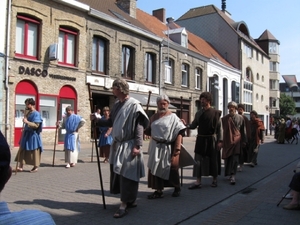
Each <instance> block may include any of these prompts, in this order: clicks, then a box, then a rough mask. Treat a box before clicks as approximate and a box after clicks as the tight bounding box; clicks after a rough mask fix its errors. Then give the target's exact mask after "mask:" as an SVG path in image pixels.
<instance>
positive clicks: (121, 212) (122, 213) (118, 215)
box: [114, 209, 128, 218]
mask: <svg viewBox="0 0 300 225" xmlns="http://www.w3.org/2000/svg"><path fill="white" fill-rule="evenodd" d="M127 213H128V212H127V210H126V209H118V210H117V211H116V212H115V214H114V218H122V217H123V216H125V215H126V214H127Z"/></svg>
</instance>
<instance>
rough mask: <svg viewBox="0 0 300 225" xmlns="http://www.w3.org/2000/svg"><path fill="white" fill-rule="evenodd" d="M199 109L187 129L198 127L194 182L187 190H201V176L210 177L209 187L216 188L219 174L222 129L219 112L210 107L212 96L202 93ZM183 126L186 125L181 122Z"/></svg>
mask: <svg viewBox="0 0 300 225" xmlns="http://www.w3.org/2000/svg"><path fill="white" fill-rule="evenodd" d="M199 100H200V103H201V109H200V110H199V111H198V112H197V113H196V115H195V118H194V120H193V122H192V123H191V124H188V125H187V126H186V127H187V129H195V128H197V127H198V135H197V140H196V144H195V161H196V162H197V165H195V166H194V169H193V176H194V177H196V178H197V180H196V182H195V183H194V184H192V185H191V186H189V189H197V188H201V176H212V177H213V181H212V184H211V187H217V186H218V184H217V177H218V175H220V174H221V155H220V149H221V147H222V142H223V128H222V123H221V118H220V117H221V111H219V110H217V109H214V108H212V107H211V102H212V95H211V93H209V92H203V93H201V95H200V98H199ZM183 122H184V124H185V123H186V122H185V121H184V120H183Z"/></svg>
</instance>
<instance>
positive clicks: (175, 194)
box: [172, 191, 180, 197]
mask: <svg viewBox="0 0 300 225" xmlns="http://www.w3.org/2000/svg"><path fill="white" fill-rule="evenodd" d="M179 196H180V191H174V192H173V193H172V197H179Z"/></svg>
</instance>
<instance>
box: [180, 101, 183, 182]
mask: <svg viewBox="0 0 300 225" xmlns="http://www.w3.org/2000/svg"><path fill="white" fill-rule="evenodd" d="M182 99H183V98H182V96H180V119H182V114H183V113H182V110H183V102H182V101H183V100H182ZM181 143H183V138H182V139H181ZM180 173H181V176H180V183H181V186H182V183H183V182H182V177H183V167H181V168H180Z"/></svg>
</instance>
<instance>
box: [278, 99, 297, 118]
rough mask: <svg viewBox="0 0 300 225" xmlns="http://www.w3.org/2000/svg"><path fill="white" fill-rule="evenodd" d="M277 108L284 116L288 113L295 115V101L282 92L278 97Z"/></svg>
mask: <svg viewBox="0 0 300 225" xmlns="http://www.w3.org/2000/svg"><path fill="white" fill-rule="evenodd" d="M279 108H280V115H281V116H283V117H286V116H288V115H295V114H296V113H297V112H296V103H295V101H294V99H293V98H292V97H291V96H288V95H286V94H284V93H281V94H280V99H279Z"/></svg>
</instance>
